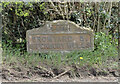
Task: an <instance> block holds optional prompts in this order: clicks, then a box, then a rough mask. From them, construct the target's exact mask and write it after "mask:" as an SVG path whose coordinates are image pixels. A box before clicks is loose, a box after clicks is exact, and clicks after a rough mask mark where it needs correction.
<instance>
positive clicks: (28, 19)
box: [2, 1, 118, 48]
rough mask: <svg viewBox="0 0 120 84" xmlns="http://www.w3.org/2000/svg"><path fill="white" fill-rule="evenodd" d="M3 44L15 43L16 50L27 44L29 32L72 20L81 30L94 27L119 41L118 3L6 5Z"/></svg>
mask: <svg viewBox="0 0 120 84" xmlns="http://www.w3.org/2000/svg"><path fill="white" fill-rule="evenodd" d="M2 19H3V20H2V21H3V38H2V39H3V41H4V42H5V43H7V41H8V40H11V42H12V44H13V46H15V45H18V44H20V45H21V44H24V48H26V31H27V30H29V29H33V28H37V27H40V26H43V25H44V24H45V21H52V20H59V19H64V20H71V21H73V22H75V23H76V24H78V25H80V26H85V27H91V28H92V29H93V30H94V31H95V32H104V33H105V34H107V35H109V34H110V35H112V39H113V40H114V39H116V37H118V30H117V28H118V3H116V2H112V3H111V2H101V3H88V2H87V3H82V2H81V3H78V2H74V3H70V2H69V3H57V2H56V3H55V2H54V3H53V2H38V3H35V2H34V3H32V2H22V1H21V2H3V10H2Z"/></svg>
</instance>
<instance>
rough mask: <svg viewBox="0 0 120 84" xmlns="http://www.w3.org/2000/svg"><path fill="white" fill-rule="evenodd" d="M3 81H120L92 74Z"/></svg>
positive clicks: (4, 80)
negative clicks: (87, 75) (79, 76)
mask: <svg viewBox="0 0 120 84" xmlns="http://www.w3.org/2000/svg"><path fill="white" fill-rule="evenodd" d="M2 82H118V77H104V76H99V77H94V76H90V77H87V78H84V77H83V78H69V77H68V76H67V75H66V76H62V77H60V78H57V79H54V78H43V77H31V78H23V79H18V80H11V81H10V80H6V79H2Z"/></svg>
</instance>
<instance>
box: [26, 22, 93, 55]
mask: <svg viewBox="0 0 120 84" xmlns="http://www.w3.org/2000/svg"><path fill="white" fill-rule="evenodd" d="M63 21H65V22H66V21H68V22H69V23H71V24H73V25H75V26H76V27H77V28H81V29H82V30H86V31H89V32H86V33H87V34H90V35H91V40H92V41H91V45H92V47H90V48H87V49H81V50H75V51H82V50H89V51H93V50H94V31H93V30H92V29H91V28H90V27H89V28H88V27H80V26H78V25H77V24H75V23H74V22H72V21H69V20H54V21H46V23H45V25H44V26H43V27H45V26H46V24H51V23H58V22H63ZM39 29H40V30H42V27H39V28H34V29H31V30H27V32H26V40H27V43H26V46H27V51H28V52H29V53H36V51H34V52H33V51H30V50H28V44H29V42H28V36H29V35H31V34H30V33H32V32H31V31H34V30H39ZM58 33H59V34H66V32H63V33H62V32H58ZM58 33H54V34H58ZM72 33H77V32H72ZM79 33H80V32H79ZM41 34H53V33H41ZM67 34H70V32H69V33H67ZM84 34H85V33H84ZM71 51H74V50H63V51H60V50H54V51H46V50H45V51H41V52H40V51H39V53H48V52H55V53H57V52H61V53H63V52H71Z"/></svg>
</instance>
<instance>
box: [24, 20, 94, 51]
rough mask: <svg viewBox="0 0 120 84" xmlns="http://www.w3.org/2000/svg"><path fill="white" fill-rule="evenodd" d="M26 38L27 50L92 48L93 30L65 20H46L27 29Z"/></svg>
mask: <svg viewBox="0 0 120 84" xmlns="http://www.w3.org/2000/svg"><path fill="white" fill-rule="evenodd" d="M26 39H27V51H28V52H49V51H59V52H60V51H61V52H68V51H74V50H93V49H94V34H93V30H91V29H90V28H85V27H79V26H78V25H77V24H75V23H74V22H71V21H66V20H56V21H52V22H46V25H44V26H43V27H40V28H35V29H32V30H28V31H27V32H26Z"/></svg>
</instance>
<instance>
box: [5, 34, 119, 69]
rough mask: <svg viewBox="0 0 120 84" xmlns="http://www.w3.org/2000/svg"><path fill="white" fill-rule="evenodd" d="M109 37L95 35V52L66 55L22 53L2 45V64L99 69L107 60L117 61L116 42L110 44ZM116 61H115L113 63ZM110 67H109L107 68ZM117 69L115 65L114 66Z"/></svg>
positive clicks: (78, 52) (74, 52) (105, 64)
mask: <svg viewBox="0 0 120 84" xmlns="http://www.w3.org/2000/svg"><path fill="white" fill-rule="evenodd" d="M111 41H112V39H111V36H107V35H105V34H104V33H97V34H96V35H95V45H96V47H95V50H94V51H73V52H70V53H66V54H61V53H54V52H49V53H48V54H45V53H41V54H39V53H36V54H34V53H33V54H30V53H27V52H24V53H22V52H21V51H20V50H19V49H18V48H13V47H11V46H10V45H8V44H4V45H3V62H6V63H8V64H9V63H17V62H19V63H22V65H25V66H28V67H30V66H31V67H32V66H34V67H35V66H38V65H39V64H46V65H48V66H53V67H57V68H59V67H61V66H62V67H63V66H71V65H72V64H76V65H78V66H84V65H89V66H93V65H94V64H97V65H99V67H101V66H102V67H103V65H104V66H108V65H107V60H114V61H113V62H112V63H114V62H116V61H117V56H118V51H117V44H115V43H117V40H116V41H115V42H114V44H113V43H111ZM80 58H82V59H80ZM115 60H116V61H115ZM108 67H110V66H108ZM115 68H117V65H115Z"/></svg>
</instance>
